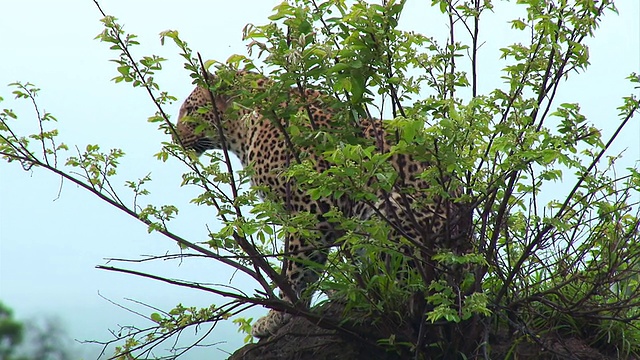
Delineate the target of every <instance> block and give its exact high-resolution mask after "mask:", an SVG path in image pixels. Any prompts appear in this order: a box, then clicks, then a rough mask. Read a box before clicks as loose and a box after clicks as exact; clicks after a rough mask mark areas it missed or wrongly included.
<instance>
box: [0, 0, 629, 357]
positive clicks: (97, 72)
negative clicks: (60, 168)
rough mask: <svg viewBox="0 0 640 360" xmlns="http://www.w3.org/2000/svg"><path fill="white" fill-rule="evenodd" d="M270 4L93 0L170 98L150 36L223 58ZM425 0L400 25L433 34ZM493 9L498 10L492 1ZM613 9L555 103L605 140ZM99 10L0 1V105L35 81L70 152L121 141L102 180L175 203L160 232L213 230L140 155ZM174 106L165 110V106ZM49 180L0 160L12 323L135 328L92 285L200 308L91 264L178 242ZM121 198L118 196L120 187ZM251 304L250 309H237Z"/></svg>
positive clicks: (496, 21) (185, 82)
mask: <svg viewBox="0 0 640 360" xmlns="http://www.w3.org/2000/svg"><path fill="white" fill-rule="evenodd" d="M276 3H277V1H271V0H270V1H260V0H253V1H249V0H245V1H240V0H239V1H233V2H227V1H224V2H205V1H196V0H189V1H166V0H163V1H158V0H153V1H152V0H137V1H125V0H108V1H107V0H105V1H103V2H102V4H101V5H102V7H103V9H104V10H105V11H106V12H107V13H108V14H111V15H114V16H116V17H117V18H119V20H120V23H123V24H124V25H125V30H126V31H128V32H132V33H135V34H137V35H138V36H139V40H140V42H141V43H142V45H141V46H139V47H137V48H136V49H135V50H134V54H135V55H138V56H141V55H150V54H157V55H161V56H163V57H165V58H168V59H169V61H168V62H166V63H165V65H164V66H165V71H162V72H161V73H160V75H159V76H157V77H156V79H157V81H158V82H159V83H160V85H161V87H162V88H163V90H166V91H168V92H170V93H171V94H173V95H175V96H177V97H178V98H179V99H183V98H184V97H185V96H186V95H188V93H189V92H190V89H191V87H192V85H191V79H190V78H189V76H188V73H187V72H186V70H184V69H183V68H182V61H181V60H180V58H179V56H178V55H177V53H178V52H177V49H176V47H174V46H172V45H170V44H169V45H165V46H164V47H161V46H160V42H159V37H158V33H160V32H161V31H164V30H167V29H174V30H178V31H179V32H180V35H181V37H182V39H183V40H186V41H187V42H188V43H189V44H190V47H191V48H192V49H193V50H196V51H200V52H201V53H202V55H203V57H204V58H205V59H217V60H222V61H223V60H225V59H226V58H227V57H229V55H231V54H233V53H244V44H243V42H242V41H241V30H242V28H243V27H244V25H245V24H246V23H256V24H262V23H265V22H266V21H267V20H266V17H267V16H268V15H269V14H270V11H271V8H272V7H273V6H274V5H275V4H276ZM428 3H430V1H417V0H413V1H412V0H409V4H408V9H407V10H406V12H405V17H404V18H403V22H402V24H403V26H404V27H405V28H412V29H415V30H417V31H419V32H422V33H425V34H427V35H433V36H443V34H445V33H446V31H447V30H446V27H445V26H444V23H440V22H438V21H437V19H438V18H437V17H436V16H435V12H436V10H435V9H429V8H428V6H427V5H426V4H428ZM496 4H497V5H500V4H502V6H505V5H504V4H503V2H502V1H496ZM513 8H514V7H513V6H509V11H508V13H507V14H504V13H499V15H491V14H487V15H488V16H487V21H486V22H484V23H482V24H485V26H487V27H486V28H483V30H482V31H481V36H482V40H483V41H486V45H485V46H484V47H483V48H482V50H481V54H480V55H481V57H482V60H481V62H480V79H481V81H482V82H483V86H482V87H481V90H485V91H488V90H491V89H493V88H495V87H498V86H500V84H501V80H500V79H499V74H498V73H497V72H496V71H497V70H499V69H500V68H501V67H502V66H504V63H503V62H501V61H500V60H499V59H498V58H499V53H498V52H497V51H496V49H497V48H499V47H502V46H506V45H508V44H509V42H510V41H513V40H514V39H516V37H514V35H513V34H512V33H511V32H509V31H508V28H509V25H508V24H506V19H509V18H511V17H514V13H513V11H514V10H513ZM618 8H619V10H620V15H619V16H617V15H615V14H613V13H610V14H608V16H607V17H606V18H605V20H604V22H603V23H602V26H601V28H600V29H599V31H598V32H597V36H596V39H595V40H590V41H589V44H590V45H591V50H590V53H591V63H592V66H591V67H590V68H589V69H588V70H587V72H586V73H583V74H578V75H574V76H573V78H571V79H570V80H569V82H568V83H567V84H566V86H565V87H564V88H562V89H561V92H560V94H559V96H560V98H561V100H562V101H563V102H579V103H580V104H581V105H582V108H583V113H584V114H586V115H587V117H588V119H589V121H591V122H592V123H594V124H595V126H597V127H598V128H601V129H603V133H604V135H605V136H606V135H608V134H611V132H612V131H613V129H615V127H616V126H617V124H618V118H617V110H616V107H617V106H619V105H620V104H621V100H620V98H621V97H622V96H625V95H628V94H629V93H631V92H632V91H633V89H632V87H631V86H630V85H629V84H628V83H627V82H626V80H624V78H625V77H626V76H627V75H628V74H629V73H631V72H632V71H636V72H640V40H639V38H640V25H639V18H640V9H639V5H638V2H637V0H624V1H619V2H618ZM516 9H517V8H516ZM100 17H101V16H100V14H99V12H98V10H97V8H96V7H95V5H94V4H93V2H92V1H90V0H67V1H56V2H53V1H48V0H22V1H8V0H0V34H2V35H0V49H2V57H0V97H3V98H4V99H5V101H4V102H2V103H1V104H0V106H1V107H2V108H13V109H15V110H16V111H17V112H18V115H19V116H20V119H21V121H22V122H25V124H29V125H25V126H31V127H32V126H34V125H35V123H34V122H33V119H34V117H33V112H32V110H31V109H30V108H29V107H28V106H26V105H27V104H26V103H25V102H24V101H21V102H18V101H14V100H13V96H12V95H11V91H12V90H11V89H10V88H9V87H6V86H5V85H6V84H8V83H10V82H14V81H23V82H27V81H29V82H32V83H35V84H36V85H37V86H38V87H40V88H41V89H42V91H41V94H40V96H39V105H40V107H41V108H43V109H45V110H46V111H48V112H51V113H53V115H55V116H56V117H57V118H58V120H59V123H58V124H57V125H56V126H57V128H58V129H59V130H60V133H61V135H60V139H61V140H62V141H64V142H65V143H66V144H68V145H70V146H74V145H78V146H79V147H81V148H83V147H84V146H85V145H86V144H96V143H97V144H100V145H102V147H103V149H105V150H106V149H110V148H113V147H117V148H122V149H123V150H124V151H125V152H126V153H127V156H126V157H125V158H124V160H123V161H122V162H121V165H120V171H119V175H118V177H117V178H116V180H115V181H116V182H119V183H120V184H122V183H124V181H125V180H135V179H137V178H140V177H143V176H144V175H146V174H147V173H149V172H151V176H152V178H153V182H152V184H151V186H150V190H151V191H152V195H151V196H150V197H149V199H148V200H149V201H151V202H153V203H155V204H173V205H176V206H178V207H179V208H180V211H181V212H180V215H179V217H178V218H177V219H176V220H175V221H174V222H172V223H171V225H170V229H173V231H174V232H176V233H178V234H179V235H182V236H183V237H185V238H187V239H190V240H192V241H201V240H204V239H205V236H206V228H205V224H209V226H211V227H215V226H216V219H215V216H214V215H215V214H214V212H213V211H212V210H211V209H206V208H197V207H195V206H194V205H192V204H189V199H190V198H191V197H193V196H194V195H195V194H196V190H195V189H192V188H180V187H179V185H180V182H181V173H182V172H183V171H184V170H185V169H184V167H182V166H181V165H180V164H178V163H177V162H175V161H170V162H168V163H161V162H158V161H156V160H155V159H154V158H153V154H155V153H156V152H158V151H159V149H160V142H161V141H166V140H167V137H166V135H164V134H162V133H161V132H158V131H156V129H155V125H153V124H149V123H147V121H146V119H147V118H148V117H149V116H151V115H153V112H154V107H153V104H152V103H151V102H150V101H149V99H148V97H147V95H146V94H145V92H144V91H142V90H141V89H132V88H131V87H130V86H129V85H126V84H114V83H113V82H111V81H110V79H111V78H113V77H114V76H116V75H117V73H116V70H115V64H113V63H111V62H109V61H108V60H109V59H112V58H114V57H116V56H117V54H116V53H115V52H113V51H111V50H109V49H108V48H109V46H108V45H107V44H104V43H100V42H99V41H97V40H93V38H94V37H95V36H96V35H97V34H98V33H99V32H100V31H101V30H102V27H101V23H100V22H99V19H100ZM427 17H428V18H429V21H427V20H425V19H426V18H427ZM433 19H436V21H433ZM635 93H636V94H637V93H638V90H635ZM179 102H180V100H179V101H178V102H177V103H175V104H172V105H170V106H167V107H166V108H165V110H166V111H167V112H168V113H169V114H174V115H175V114H177V112H178V107H179ZM639 122H640V121H639V119H635V120H634V123H633V125H632V126H631V127H629V128H628V129H627V130H626V131H625V134H624V138H622V139H621V140H620V141H619V142H618V143H617V144H616V146H615V149H616V150H617V151H621V150H623V149H627V150H626V158H625V163H624V164H626V166H634V164H635V161H637V160H638V159H640V125H639ZM69 155H72V153H70V154H69ZM59 187H60V181H59V179H58V178H56V177H55V176H53V175H52V174H49V173H46V172H45V171H43V170H39V169H32V170H31V171H28V172H25V171H24V170H22V168H21V167H20V166H19V164H15V163H11V164H7V163H5V162H0V300H2V301H3V302H4V303H5V304H7V305H8V306H10V307H11V308H13V309H14V310H15V312H16V315H17V316H18V317H19V318H21V319H29V318H33V317H38V316H51V315H53V316H57V317H59V318H61V319H62V320H63V321H64V323H65V324H66V327H67V329H68V332H69V334H70V335H71V336H72V337H74V338H76V339H79V340H109V339H110V334H109V332H108V329H117V326H118V325H127V324H136V325H139V326H144V325H148V323H146V322H145V320H144V319H141V318H139V317H136V316H135V315H132V314H130V313H128V312H126V311H124V310H122V309H120V308H118V307H116V306H114V305H112V304H111V303H109V302H107V301H105V300H103V299H102V298H101V297H100V296H99V295H98V292H99V293H100V294H102V295H103V296H105V297H107V298H109V299H111V300H113V301H116V302H119V303H122V304H124V305H127V306H131V307H133V308H134V309H136V310H137V311H140V312H141V313H143V314H146V315H148V314H150V313H151V312H152V310H150V309H146V308H143V307H140V306H137V305H135V304H133V303H129V302H127V301H126V300H125V298H131V299H135V300H137V301H141V302H143V303H147V304H150V305H153V306H155V307H158V308H162V309H165V310H168V309H171V308H172V307H173V306H175V305H176V304H178V303H182V304H184V305H185V306H208V305H209V304H210V303H214V302H216V301H217V299H216V298H214V297H212V296H211V295H208V294H203V293H199V292H195V291H192V290H191V291H190V290H183V289H177V288H175V287H173V286H170V285H166V284H161V283H157V282H153V281H152V280H146V279H142V278H136V277H133V276H129V275H123V274H116V273H110V272H106V271H103V270H98V269H95V268H94V267H95V265H99V264H104V263H105V260H104V259H105V258H139V257H140V256H143V255H150V254H155V255H158V254H164V253H167V252H169V253H173V252H177V246H176V245H174V244H173V243H172V242H171V241H170V240H168V239H165V238H163V237H162V236H158V235H156V234H151V235H148V234H147V231H146V227H145V226H144V225H143V224H141V223H139V222H137V221H136V220H134V219H132V218H129V217H127V216H126V215H125V214H123V213H120V212H119V211H118V210H117V209H114V208H111V207H109V206H108V205H106V204H104V203H101V202H100V201H99V200H98V199H97V198H95V197H93V196H91V195H90V194H89V193H87V192H85V191H83V190H81V189H78V188H76V187H75V186H74V185H72V184H70V183H68V182H65V183H63V184H62V192H61V194H60V197H59V199H57V200H56V198H57V197H58V189H59ZM122 194H123V196H124V197H126V195H125V194H127V193H126V192H125V191H123V192H122ZM116 265H117V264H116ZM121 265H122V266H124V267H128V268H133V269H136V270H140V271H148V272H152V273H155V274H160V275H166V276H168V277H172V278H180V279H186V280H192V281H203V282H212V283H227V282H228V281H229V277H230V272H229V271H228V270H226V269H224V268H222V267H221V266H219V265H217V264H215V263H212V262H211V261H209V262H203V261H193V260H189V261H184V262H182V263H181V264H180V263H177V262H164V263H161V262H157V263H152V264H121ZM238 283H240V286H243V287H244V288H245V289H247V290H248V291H250V290H251V289H252V288H253V284H251V283H248V282H243V279H241V278H238V279H235V280H234V285H238ZM264 312H265V310H263V309H255V311H253V312H252V313H250V314H248V315H247V316H254V317H257V316H260V315H261V314H264ZM243 337H244V335H239V334H237V333H236V329H235V326H234V325H228V326H220V327H219V328H218V329H216V331H215V332H214V333H213V335H211V337H210V338H209V340H208V343H215V342H219V341H226V343H222V344H219V345H216V346H214V347H213V349H212V348H209V349H196V350H194V351H193V352H192V353H191V354H190V355H187V356H185V357H184V358H185V359H199V358H202V356H204V355H205V354H207V356H208V358H211V359H215V358H226V354H225V353H224V352H223V351H222V350H224V351H229V352H232V351H233V350H235V349H236V348H238V347H239V346H240V345H241V342H242V338H243ZM82 348H83V349H84V354H85V355H86V356H85V358H87V359H95V358H96V356H97V351H98V350H99V347H96V346H91V345H83V346H82ZM218 348H219V349H222V350H217V349H218Z"/></svg>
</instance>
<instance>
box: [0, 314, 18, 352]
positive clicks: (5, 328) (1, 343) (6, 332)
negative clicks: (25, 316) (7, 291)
mask: <svg viewBox="0 0 640 360" xmlns="http://www.w3.org/2000/svg"><path fill="white" fill-rule="evenodd" d="M22 337H23V326H22V324H21V323H20V322H18V321H16V320H15V319H14V318H13V312H12V311H11V309H9V308H8V307H6V306H5V305H4V304H1V303H0V359H2V360H11V359H15V358H14V357H13V353H14V352H15V349H16V347H17V346H18V345H19V344H20V343H21V342H22Z"/></svg>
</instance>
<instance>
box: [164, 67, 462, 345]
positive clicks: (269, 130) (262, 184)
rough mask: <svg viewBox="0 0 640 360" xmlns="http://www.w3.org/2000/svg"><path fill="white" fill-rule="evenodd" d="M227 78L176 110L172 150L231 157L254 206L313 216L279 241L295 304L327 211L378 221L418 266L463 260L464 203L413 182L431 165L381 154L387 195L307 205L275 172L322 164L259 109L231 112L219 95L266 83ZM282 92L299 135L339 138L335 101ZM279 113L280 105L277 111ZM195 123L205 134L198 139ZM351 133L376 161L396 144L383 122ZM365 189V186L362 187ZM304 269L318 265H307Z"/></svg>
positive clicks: (275, 314) (327, 226)
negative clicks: (436, 259) (270, 202)
mask: <svg viewBox="0 0 640 360" xmlns="http://www.w3.org/2000/svg"><path fill="white" fill-rule="evenodd" d="M207 78H208V81H209V82H210V83H215V82H216V80H219V79H218V77H217V76H216V75H215V74H209V75H208V77H207ZM232 78H233V79H232V80H231V81H229V80H227V81H226V87H227V89H224V90H222V87H218V88H216V87H211V86H205V85H199V86H196V87H195V89H194V90H193V91H192V92H191V94H190V95H189V96H188V97H187V98H186V99H185V100H184V102H183V103H182V105H181V107H180V111H179V115H178V121H177V124H176V127H175V132H176V134H177V138H178V139H179V142H180V145H181V146H182V147H184V148H185V149H188V150H192V151H195V153H196V154H197V155H198V156H199V155H201V154H203V153H204V152H206V151H208V150H225V151H227V152H229V153H232V154H235V156H237V157H238V159H239V160H240V162H241V164H242V166H243V167H251V169H252V172H251V179H250V180H251V183H252V185H253V186H257V187H259V188H262V189H267V190H268V191H267V192H268V194H267V193H264V192H261V193H260V197H262V198H263V199H264V198H265V197H267V196H269V198H270V199H280V201H283V202H285V200H284V199H286V203H287V204H286V205H287V206H286V211H288V212H290V213H291V214H299V213H302V212H305V213H309V214H312V215H313V216H314V217H315V219H316V220H317V221H316V225H315V227H314V229H313V231H314V235H315V236H313V238H305V237H303V236H301V235H299V234H289V235H287V237H286V239H285V246H287V249H285V250H286V251H287V252H288V254H290V256H289V257H288V259H284V260H283V269H284V273H285V278H286V281H287V283H288V285H289V286H290V288H291V290H292V291H293V292H294V293H295V295H296V296H297V298H298V299H297V301H303V302H305V303H306V305H308V304H309V301H310V300H309V298H310V296H309V294H308V293H307V291H306V290H307V289H308V288H309V286H310V285H311V284H314V283H316V282H318V280H319V278H320V276H321V273H320V272H319V271H318V268H319V266H320V267H321V266H322V265H324V264H325V263H326V262H327V258H328V254H329V250H328V249H330V248H331V246H334V245H335V244H336V242H337V241H338V240H339V238H340V236H341V233H340V231H339V229H337V228H336V224H334V223H332V222H330V221H328V219H327V216H326V214H327V212H328V211H330V210H332V209H338V210H339V211H341V212H342V214H343V215H344V216H345V217H352V218H357V219H361V220H370V219H373V218H376V217H377V218H380V219H386V221H387V222H388V223H389V226H390V229H391V230H390V232H389V234H390V235H389V236H390V237H392V238H394V239H400V238H402V239H408V240H409V243H411V244H416V246H417V247H418V248H421V249H423V250H424V249H427V251H426V254H424V255H423V256H424V257H426V258H429V256H432V255H433V251H435V250H434V249H438V248H446V249H453V250H454V251H455V252H456V253H466V252H468V251H469V249H470V248H471V245H470V240H469V238H470V235H469V234H470V224H471V215H470V212H469V211H468V210H467V209H466V207H465V206H464V204H462V203H460V202H459V201H456V200H455V198H456V197H457V196H458V195H459V192H460V189H459V188H457V189H455V190H452V191H451V192H452V195H451V196H442V195H434V194H430V193H429V191H428V189H429V188H430V186H431V183H430V182H429V181H428V180H425V179H424V177H422V176H420V175H421V174H422V173H423V172H425V171H426V170H428V169H430V168H433V166H434V164H433V163H432V161H427V160H425V159H424V158H421V159H416V158H415V156H413V155H411V154H404V153H401V152H396V153H394V154H393V155H391V156H390V157H389V159H388V162H389V163H390V164H391V166H392V168H393V169H394V171H395V173H396V174H397V176H396V177H395V178H394V179H393V184H391V186H390V187H388V188H390V189H391V190H382V189H381V187H376V189H375V190H374V192H375V193H376V198H377V200H376V201H364V200H362V199H360V200H358V199H353V198H351V197H350V196H349V195H345V194H342V195H341V196H328V197H320V198H317V199H316V197H313V196H311V195H310V194H309V192H308V191H306V190H305V189H304V188H303V187H302V186H299V184H296V183H295V179H294V180H292V179H291V177H289V176H285V175H284V170H286V169H287V168H289V167H290V166H291V164H293V163H295V162H296V160H298V158H297V156H298V155H299V154H305V156H306V157H305V159H304V161H307V162H309V163H310V164H312V166H313V168H314V170H315V171H317V172H320V173H322V172H324V171H327V170H328V169H329V168H330V167H331V166H332V164H331V163H330V162H329V161H327V160H326V159H325V158H324V157H323V156H322V152H321V151H319V150H317V149H316V147H315V146H314V145H313V144H306V145H305V144H303V145H301V146H300V148H299V149H295V147H294V144H292V142H291V136H290V135H289V134H288V133H287V124H289V120H290V119H285V118H276V119H274V116H273V112H272V113H271V114H265V113H264V111H262V110H263V109H261V108H260V106H256V108H245V107H243V106H236V104H235V101H236V99H237V95H235V93H234V91H230V90H229V88H230V89H231V90H233V89H234V88H237V89H236V90H238V89H242V90H247V87H248V88H250V89H249V90H250V91H252V92H253V93H254V94H257V93H259V92H261V91H264V89H265V88H266V87H267V86H269V85H270V84H271V83H272V80H271V79H270V78H268V77H267V76H263V75H261V74H257V73H254V72H246V71H237V72H236V73H235V74H233V77H232ZM288 91H289V94H288V98H289V99H290V103H292V104H294V107H298V108H299V110H300V112H299V114H302V115H301V116H303V117H304V119H305V120H306V121H307V127H308V128H309V129H314V130H318V129H324V130H339V128H340V127H342V126H344V124H345V123H346V122H345V121H340V120H341V119H340V118H339V117H340V116H344V115H340V114H341V113H340V111H339V109H336V107H335V106H332V105H331V104H332V101H333V102H335V99H336V98H335V96H334V95H333V94H327V93H326V92H325V91H321V90H316V89H313V88H311V87H309V86H307V87H304V88H303V87H302V86H298V85H292V86H291V87H290V88H289V90H288ZM331 96H334V97H333V98H331ZM288 105H289V104H285V103H283V104H280V106H282V107H285V106H288ZM203 109H204V110H203ZM200 124H205V125H207V126H209V127H210V128H211V129H212V130H211V131H202V128H200V129H199V130H198V126H199V125H200ZM353 126H354V129H355V130H353V131H350V133H354V134H356V135H355V136H356V137H357V138H358V139H360V140H362V141H364V143H365V144H372V145H373V146H375V148H376V151H378V152H380V153H384V152H388V151H389V150H390V149H391V147H392V146H393V144H394V139H397V136H395V137H394V134H393V132H392V131H390V130H387V129H386V126H385V121H383V120H380V119H374V118H373V117H358V120H357V121H356V122H355V124H354V125H353ZM296 150H299V151H296ZM374 181H376V180H375V179H368V182H369V184H371V183H372V182H374ZM454 193H455V194H454ZM429 249H431V250H429ZM310 263H314V264H318V265H319V266H309V264H310ZM427 263H433V262H432V261H427ZM434 266H435V265H434ZM280 297H282V298H283V300H284V301H287V302H289V303H291V302H293V301H294V300H293V299H290V298H288V297H287V296H286V295H284V294H283V293H282V291H281V292H280ZM292 316H293V315H292V314H290V313H288V312H283V311H278V310H273V309H271V310H269V312H268V314H267V315H266V316H264V317H262V318H260V319H258V320H257V321H256V322H255V323H254V324H253V326H252V330H251V334H252V335H253V336H254V337H256V338H266V337H270V336H272V335H274V334H275V333H276V332H277V331H278V330H279V329H280V328H281V327H282V326H284V325H285V324H286V323H287V322H289V320H290V319H291V318H292Z"/></svg>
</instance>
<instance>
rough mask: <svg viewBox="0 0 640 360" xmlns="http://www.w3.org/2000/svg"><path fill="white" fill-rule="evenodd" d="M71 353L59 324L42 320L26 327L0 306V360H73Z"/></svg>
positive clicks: (2, 305)
mask: <svg viewBox="0 0 640 360" xmlns="http://www.w3.org/2000/svg"><path fill="white" fill-rule="evenodd" d="M71 353H72V347H71V345H70V344H69V343H68V339H67V337H66V332H65V331H64V329H63V327H62V325H61V323H60V321H58V320H55V319H52V318H45V319H42V320H39V321H38V320H36V321H29V322H27V324H26V325H25V324H24V323H23V322H21V321H18V320H16V319H14V318H13V312H12V311H11V309H9V308H8V307H6V306H5V305H4V304H2V303H0V359H2V360H36V359H37V360H69V359H72V358H73V356H72V354H71ZM16 354H18V355H16Z"/></svg>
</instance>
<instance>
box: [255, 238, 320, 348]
mask: <svg viewBox="0 0 640 360" xmlns="http://www.w3.org/2000/svg"><path fill="white" fill-rule="evenodd" d="M325 239H326V237H325V238H324V239H321V241H317V242H319V243H321V244H326V243H327V242H326V241H325ZM287 243H288V244H289V246H288V253H289V254H291V255H290V257H289V258H288V259H287V260H286V261H285V264H286V266H287V268H286V271H285V276H286V280H287V281H288V283H289V285H290V286H291V289H292V290H293V291H294V292H295V294H296V296H297V297H298V301H299V303H301V304H304V305H306V306H309V302H310V300H311V299H310V298H311V294H307V293H305V290H306V289H307V287H308V286H309V284H313V283H315V282H316V281H318V279H319V278H320V272H321V268H322V266H323V265H324V264H325V263H326V261H327V254H328V247H327V246H326V245H324V246H315V245H310V244H308V243H307V244H305V241H304V240H303V239H301V238H298V237H294V236H290V237H289V240H288V242H287ZM280 297H281V298H282V299H283V300H284V301H286V302H288V303H292V301H291V299H289V298H287V297H286V296H284V294H283V293H282V292H280ZM291 318H292V315H291V314H288V313H285V312H282V311H277V310H269V313H268V314H267V315H266V316H264V317H262V318H260V319H258V320H257V321H256V322H255V323H254V324H253V327H252V328H251V335H253V336H254V337H257V338H264V337H269V336H271V335H273V334H275V333H276V331H278V329H280V328H281V327H282V326H284V325H285V324H286V323H287V322H289V320H291Z"/></svg>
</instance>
